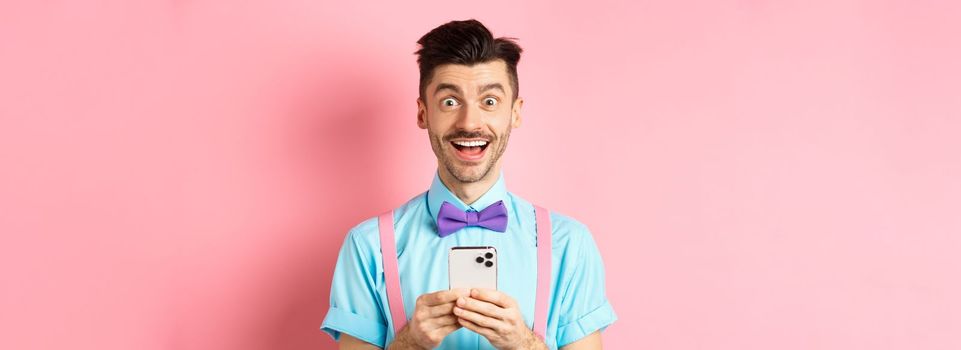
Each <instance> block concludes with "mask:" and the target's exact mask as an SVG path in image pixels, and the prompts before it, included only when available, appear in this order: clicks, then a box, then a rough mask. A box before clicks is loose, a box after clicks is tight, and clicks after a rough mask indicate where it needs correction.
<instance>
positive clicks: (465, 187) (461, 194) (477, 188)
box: [438, 165, 500, 205]
mask: <svg viewBox="0 0 961 350" xmlns="http://www.w3.org/2000/svg"><path fill="white" fill-rule="evenodd" d="M438 169H440V171H439V172H438V174H439V175H440V181H441V182H443V183H444V186H447V189H449V190H450V191H451V192H452V193H454V195H455V196H457V198H459V199H460V200H461V201H463V202H464V204H467V205H471V204H473V203H474V202H475V201H477V199H479V198H480V197H481V196H483V195H484V193H487V191H488V190H490V189H491V187H493V186H494V183H496V182H497V179H498V178H499V177H500V166H499V165H498V166H494V167H493V168H491V171H490V172H489V173H487V176H485V177H484V178H482V179H480V180H479V181H475V182H461V181H460V180H457V178H455V177H454V176H453V175H451V174H450V173H449V172H447V169H446V168H444V167H443V166H439V167H438Z"/></svg>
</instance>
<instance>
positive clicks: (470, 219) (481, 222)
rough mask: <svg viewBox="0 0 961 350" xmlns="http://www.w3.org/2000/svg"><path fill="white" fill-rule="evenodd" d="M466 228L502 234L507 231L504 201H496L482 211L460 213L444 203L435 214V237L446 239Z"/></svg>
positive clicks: (451, 205)
mask: <svg viewBox="0 0 961 350" xmlns="http://www.w3.org/2000/svg"><path fill="white" fill-rule="evenodd" d="M467 226H480V227H483V228H486V229H489V230H494V231H499V232H504V231H506V230H507V208H506V207H505V206H504V201H497V202H494V204H491V205H490V206H488V207H487V208H484V210H481V211H479V212H477V211H468V212H465V211H462V210H460V209H457V207H456V206H454V205H453V204H450V203H448V202H447V201H444V203H443V204H441V205H440V212H439V213H437V235H438V236H441V237H447V236H448V235H450V234H451V233H454V232H455V231H457V230H460V229H462V228H464V227H467Z"/></svg>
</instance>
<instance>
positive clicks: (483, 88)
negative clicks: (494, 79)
mask: <svg viewBox="0 0 961 350" xmlns="http://www.w3.org/2000/svg"><path fill="white" fill-rule="evenodd" d="M492 89H497V90H500V91H501V93H502V94H506V93H507V92H506V91H504V86H503V85H501V83H491V84H487V85H483V86H481V87H480V88H478V89H477V94H478V95H480V94H482V93H484V91H487V90H492ZM441 90H451V91H453V92H455V93H457V94H458V95H463V94H464V93H463V92H462V91H461V89H460V87H458V86H457V85H454V84H448V83H440V84H437V88H436V89H434V95H437V94H438V93H440V92H441Z"/></svg>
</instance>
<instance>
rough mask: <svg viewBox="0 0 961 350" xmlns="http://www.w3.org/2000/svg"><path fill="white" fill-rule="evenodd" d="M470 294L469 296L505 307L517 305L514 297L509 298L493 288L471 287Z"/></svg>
mask: <svg viewBox="0 0 961 350" xmlns="http://www.w3.org/2000/svg"><path fill="white" fill-rule="evenodd" d="M470 296H471V298H474V299H479V300H483V301H486V302H489V303H491V304H494V305H497V306H500V307H502V308H505V309H506V308H510V307H514V306H515V305H517V303H516V302H515V301H514V298H511V297H510V295H507V294H505V293H502V292H500V291H497V290H494V289H487V288H473V289H471V290H470Z"/></svg>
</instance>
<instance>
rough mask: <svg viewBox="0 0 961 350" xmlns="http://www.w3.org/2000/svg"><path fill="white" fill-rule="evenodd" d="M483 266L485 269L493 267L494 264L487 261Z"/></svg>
mask: <svg viewBox="0 0 961 350" xmlns="http://www.w3.org/2000/svg"><path fill="white" fill-rule="evenodd" d="M484 265H487V267H491V266H494V262H493V261H488V262H486V263H484Z"/></svg>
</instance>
